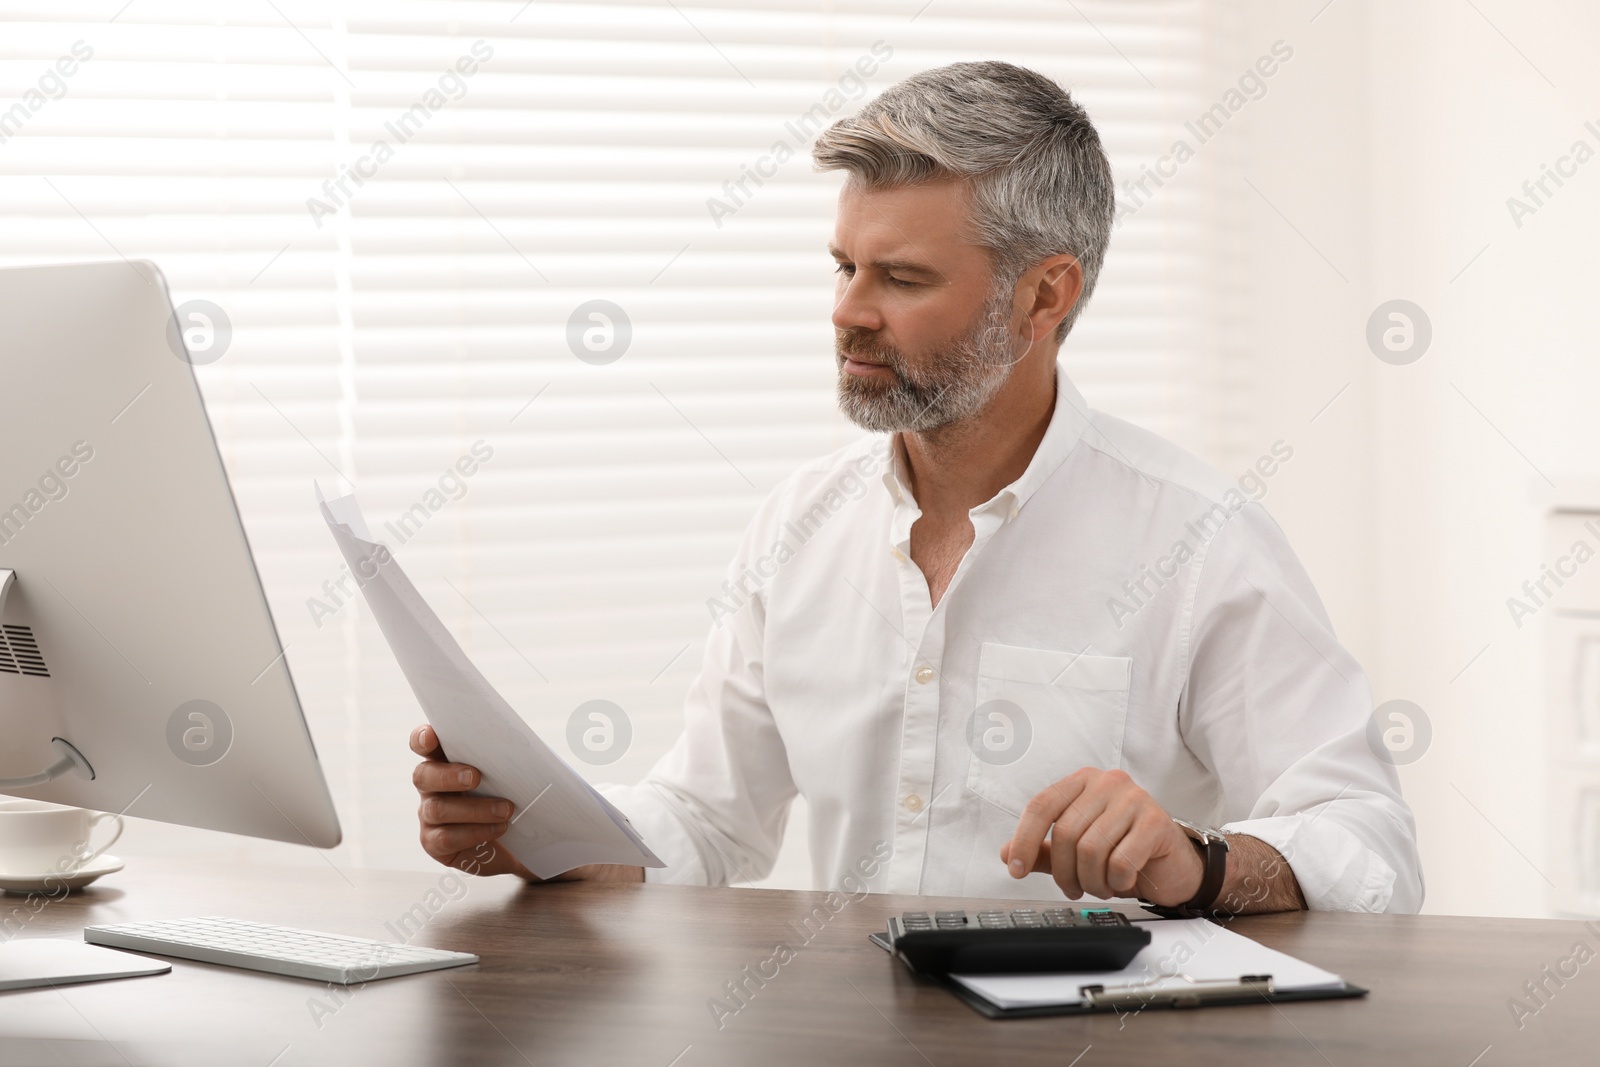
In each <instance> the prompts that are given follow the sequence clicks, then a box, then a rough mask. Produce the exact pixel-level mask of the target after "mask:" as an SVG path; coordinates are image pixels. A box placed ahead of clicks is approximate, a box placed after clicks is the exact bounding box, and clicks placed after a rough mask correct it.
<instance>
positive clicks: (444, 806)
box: [417, 793, 511, 826]
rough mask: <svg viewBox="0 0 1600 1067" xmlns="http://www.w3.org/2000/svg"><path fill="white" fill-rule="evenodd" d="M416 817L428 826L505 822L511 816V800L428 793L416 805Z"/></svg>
mask: <svg viewBox="0 0 1600 1067" xmlns="http://www.w3.org/2000/svg"><path fill="white" fill-rule="evenodd" d="M417 818H418V819H420V820H421V821H422V822H423V823H425V824H427V825H429V826H445V825H447V824H450V823H496V822H505V821H506V820H508V819H510V818H511V801H509V800H501V799H499V798H498V797H464V796H456V795H454V794H449V793H430V794H429V795H428V796H426V797H424V798H423V799H422V803H421V804H420V805H419V806H418V807H417Z"/></svg>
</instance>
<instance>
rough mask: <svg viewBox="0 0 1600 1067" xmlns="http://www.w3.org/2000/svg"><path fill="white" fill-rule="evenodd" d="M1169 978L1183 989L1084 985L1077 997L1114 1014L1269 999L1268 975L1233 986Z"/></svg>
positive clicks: (1242, 979)
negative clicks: (1156, 1008)
mask: <svg viewBox="0 0 1600 1067" xmlns="http://www.w3.org/2000/svg"><path fill="white" fill-rule="evenodd" d="M1172 977H1173V978H1175V979H1177V980H1180V981H1182V982H1185V983H1187V985H1183V986H1177V987H1173V986H1166V985H1156V984H1153V983H1152V984H1148V985H1134V986H1116V987H1113V988H1111V989H1107V988H1106V987H1105V986H1103V985H1086V986H1079V987H1078V995H1079V996H1081V997H1082V998H1083V1002H1084V1004H1085V1006H1087V1007H1089V1008H1090V1009H1115V1010H1122V1009H1128V1008H1133V1009H1143V1008H1150V1007H1165V1008H1202V1007H1205V1006H1206V1005H1207V1004H1217V1003H1226V1002H1229V1001H1237V1000H1255V999H1256V998H1257V997H1261V998H1267V997H1270V996H1272V975H1270V974H1246V975H1241V976H1240V977H1239V980H1238V981H1237V982H1230V981H1228V980H1227V979H1226V978H1212V979H1203V980H1196V979H1194V978H1190V977H1189V976H1188V975H1186V974H1178V975H1173V976H1172ZM1169 980H1170V979H1169Z"/></svg>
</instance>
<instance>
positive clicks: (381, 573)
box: [317, 486, 666, 878]
mask: <svg viewBox="0 0 1600 1067" xmlns="http://www.w3.org/2000/svg"><path fill="white" fill-rule="evenodd" d="M317 504H318V506H319V507H320V508H321V511H322V517H323V519H324V520H326V522H327V524H328V529H329V531H331V532H332V534H333V539H334V541H335V542H336V543H337V544H338V546H339V552H340V553H341V554H342V555H343V556H344V560H345V563H346V564H347V565H348V566H349V567H350V572H351V574H353V575H355V576H356V579H357V583H358V584H359V585H360V586H361V592H362V596H363V597H364V598H365V600H366V602H367V606H368V607H370V608H371V609H372V614H373V617H374V618H376V619H377V620H378V627H379V629H381V630H382V631H383V636H384V639H385V640H386V641H388V643H389V650H390V651H391V652H393V653H394V658H395V660H396V661H397V662H398V663H399V664H400V670H401V671H402V672H403V673H404V674H405V676H406V681H408V682H409V683H411V691H412V692H413V693H415V694H416V697H417V703H419V704H421V705H422V711H423V714H424V715H426V716H427V718H428V722H429V724H430V725H432V727H433V729H434V731H435V732H436V733H437V734H438V735H439V741H440V743H441V744H442V745H443V746H444V751H445V754H446V756H447V757H448V758H449V759H450V760H451V761H452V762H456V763H466V764H470V765H472V766H474V767H476V768H478V770H479V771H481V772H482V773H483V781H482V782H481V783H480V785H479V786H478V788H477V789H474V790H472V791H471V794H470V795H472V796H492V797H505V798H506V799H507V800H510V801H511V802H512V804H513V805H515V812H516V814H515V816H514V818H513V821H512V823H511V828H510V829H509V830H508V831H506V833H505V835H504V836H503V837H502V838H501V839H500V842H501V843H502V844H503V845H504V846H505V847H506V848H507V849H508V850H509V851H510V852H511V854H512V855H513V856H515V857H516V858H517V859H519V860H521V861H522V864H523V866H525V867H527V868H528V869H529V870H530V871H532V872H533V873H534V874H536V875H538V876H539V877H540V878H551V877H554V876H555V875H558V874H561V873H562V872H564V871H570V870H571V869H572V868H574V867H581V866H583V865H584V864H586V863H620V864H626V865H629V866H637V867H664V866H666V864H664V863H662V862H661V860H660V859H658V858H657V857H656V854H655V853H654V852H652V851H650V848H649V846H648V845H646V844H645V843H644V840H643V839H642V838H640V837H639V835H638V834H637V833H636V832H634V829H633V827H632V826H631V825H629V823H628V819H627V817H626V816H625V815H623V814H622V812H620V811H618V810H617V809H616V807H615V806H613V805H612V804H611V803H610V802H609V801H607V800H606V799H605V797H603V796H601V795H600V793H599V792H598V791H596V790H595V788H594V787H593V786H591V785H590V784H589V783H588V782H587V781H586V780H584V778H583V776H582V775H580V774H578V772H577V771H574V770H573V769H572V768H571V767H570V766H568V765H567V763H566V761H565V760H563V759H562V758H561V757H560V756H558V755H556V754H555V753H554V752H553V751H551V749H550V747H549V746H548V745H546V744H545V743H544V742H543V741H541V740H540V739H539V736H538V735H537V734H535V733H534V732H533V729H532V728H531V727H529V726H528V724H527V723H526V722H524V721H523V720H522V717H521V716H519V715H518V714H517V713H516V711H515V710H513V709H512V707H511V705H510V704H508V703H506V700H505V698H504V697H502V696H501V695H500V694H499V692H497V691H496V690H495V688H494V686H492V685H490V684H489V680H488V679H487V678H485V677H484V676H483V673H482V672H481V671H479V670H478V668H477V667H476V666H474V665H473V663H472V661H471V660H470V659H468V658H467V655H466V653H465V652H463V651H462V650H461V646H460V645H459V644H457V643H456V639H455V638H454V637H452V636H451V635H450V631H449V630H447V629H445V626H444V623H443V622H441V621H440V620H439V616H438V615H436V614H434V612H433V609H432V608H430V607H428V603H427V601H425V600H423V599H422V594H421V593H419V592H417V588H416V586H414V585H412V584H411V579H409V578H408V577H406V574H405V571H404V570H402V569H401V567H400V563H399V561H398V560H396V559H395V558H394V555H393V554H392V553H391V552H390V551H389V550H388V548H387V547H386V546H383V545H381V544H379V543H377V542H374V541H373V540H372V535H371V533H370V532H369V531H368V529H367V524H366V520H365V519H364V518H363V517H362V514H361V508H360V505H358V504H357V503H356V498H355V497H354V496H353V495H352V496H342V497H339V498H337V499H334V500H326V499H324V498H323V495H322V489H321V487H320V486H319V487H318V488H317Z"/></svg>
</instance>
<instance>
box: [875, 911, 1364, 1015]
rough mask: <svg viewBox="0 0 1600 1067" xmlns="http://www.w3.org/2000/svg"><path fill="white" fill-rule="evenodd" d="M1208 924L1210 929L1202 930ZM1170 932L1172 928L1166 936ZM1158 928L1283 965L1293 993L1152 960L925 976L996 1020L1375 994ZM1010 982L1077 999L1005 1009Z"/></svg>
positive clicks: (1262, 953)
mask: <svg viewBox="0 0 1600 1067" xmlns="http://www.w3.org/2000/svg"><path fill="white" fill-rule="evenodd" d="M1168 922H1173V923H1174V924H1175V925H1174V926H1172V927H1166V923H1168ZM1179 923H1181V924H1182V925H1181V927H1180V926H1179V925H1177V924H1179ZM1200 923H1203V924H1205V925H1204V926H1198V925H1195V924H1200ZM1163 927H1166V928H1165V929H1162V928H1163ZM1151 929H1152V930H1159V931H1161V932H1162V933H1163V934H1165V935H1167V936H1166V937H1164V938H1162V939H1160V940H1164V941H1173V940H1176V939H1178V938H1180V937H1181V936H1182V935H1189V936H1190V937H1191V939H1192V940H1196V939H1197V938H1195V937H1194V936H1193V935H1195V934H1200V935H1202V936H1204V935H1205V932H1206V931H1210V933H1209V936H1206V941H1208V942H1209V941H1212V940H1215V939H1217V938H1222V940H1223V942H1224V944H1223V945H1222V950H1221V952H1219V953H1215V954H1214V955H1224V954H1225V958H1226V959H1227V960H1229V961H1231V960H1235V959H1239V958H1244V959H1248V960H1251V961H1256V960H1259V961H1260V962H1262V963H1263V964H1277V966H1276V967H1275V968H1273V969H1277V970H1280V971H1282V972H1283V973H1286V974H1289V975H1290V976H1291V981H1290V982H1288V983H1287V986H1288V987H1287V988H1280V984H1279V983H1278V982H1277V981H1276V980H1275V979H1274V976H1273V974H1272V973H1271V972H1270V971H1269V970H1268V969H1266V968H1265V967H1264V968H1263V969H1261V970H1259V971H1257V972H1255V973H1247V974H1238V975H1237V976H1236V977H1223V976H1220V975H1216V974H1212V973H1205V974H1203V975H1202V976H1200V977H1196V976H1193V975H1190V974H1189V973H1187V972H1186V971H1183V970H1174V971H1172V972H1171V973H1169V972H1168V971H1167V970H1166V969H1162V970H1161V971H1160V972H1159V973H1158V974H1156V975H1154V976H1150V975H1149V973H1148V970H1149V969H1148V961H1146V963H1145V968H1144V972H1143V974H1138V973H1133V972H1134V968H1135V967H1137V966H1138V964H1137V963H1136V964H1135V965H1131V966H1130V968H1129V969H1128V971H1123V972H1110V973H1108V974H1104V975H1091V974H1080V975H1060V976H1057V975H1047V976H998V977H992V976H981V977H977V976H969V977H967V978H966V979H964V980H963V979H960V978H957V977H954V976H951V975H919V976H920V977H925V978H928V979H930V980H932V981H934V982H937V983H938V984H940V985H942V986H944V987H945V988H946V989H948V990H950V992H952V993H954V994H955V996H956V997H957V998H958V999H959V1000H961V1001H962V1002H963V1003H965V1004H966V1005H967V1006H969V1007H971V1008H972V1009H973V1010H974V1011H976V1012H978V1013H979V1014H980V1015H982V1016H984V1017H985V1018H989V1019H1027V1018H1038V1017H1041V1016H1050V1015H1089V1014H1096V1013H1107V1012H1114V1013H1117V1014H1120V1015H1127V1014H1138V1013H1139V1012H1143V1011H1149V1010H1157V1011H1161V1010H1185V1009H1191V1008H1204V1007H1222V1006H1227V1005H1239V1004H1284V1003H1291V1002H1294V1001H1304V1000H1343V999H1350V998H1355V997H1363V996H1366V995H1367V993H1368V990H1366V989H1364V988H1362V987H1361V986H1358V985H1354V984H1352V983H1350V982H1346V981H1344V980H1343V979H1342V978H1341V977H1340V976H1338V975H1334V974H1331V973H1329V972H1326V971H1322V970H1320V969H1319V968H1316V967H1314V966H1313V965H1311V964H1307V963H1305V962H1304V961H1302V960H1297V959H1295V958H1294V957H1292V956H1289V955H1287V954H1286V953H1280V952H1277V951H1276V950H1274V949H1269V948H1267V947H1266V946H1264V945H1260V944H1258V943H1257V942H1255V941H1252V940H1250V939H1249V938H1246V937H1244V936H1242V935H1240V934H1236V933H1234V932H1233V931H1231V930H1227V929H1225V928H1223V927H1220V926H1216V925H1215V924H1211V923H1208V922H1206V920H1156V921H1155V922H1153V923H1152V926H1151ZM870 940H871V941H872V942H873V944H875V945H877V946H878V947H879V948H882V949H884V950H885V951H889V952H891V953H892V951H893V949H892V947H891V946H890V943H889V939H888V937H887V936H885V935H884V934H881V933H875V934H872V935H871V936H870ZM1153 940H1155V939H1153ZM1164 947H1165V946H1163V945H1160V944H1157V945H1156V947H1155V949H1154V951H1155V952H1157V953H1160V952H1161V951H1163V949H1164ZM1202 947H1203V944H1202ZM1194 969H1198V968H1194ZM913 973H916V972H913ZM1119 979H1120V981H1119ZM1326 979H1331V980H1332V981H1331V982H1329V981H1326ZM1008 983H1009V984H1011V985H1013V986H1014V985H1017V984H1019V983H1020V984H1023V985H1025V986H1026V987H1030V988H1036V994H1037V996H1045V997H1048V995H1049V991H1050V989H1051V988H1052V987H1054V988H1056V989H1057V990H1058V991H1060V992H1062V993H1064V995H1066V996H1068V997H1070V998H1071V999H1067V1000H1056V1001H1049V1000H1048V999H1046V1000H1043V1001H1040V1000H1037V999H1036V1001H1035V1002H1031V1003H1007V1002H1005V1001H1006V1000H1007V998H1006V997H1004V996H1001V997H998V998H996V997H991V996H989V995H986V992H994V991H996V990H997V989H999V990H1000V991H1001V992H1004V990H1005V987H1006V986H1007V984H1008ZM1308 983H1316V984H1308ZM975 987H976V988H975Z"/></svg>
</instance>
